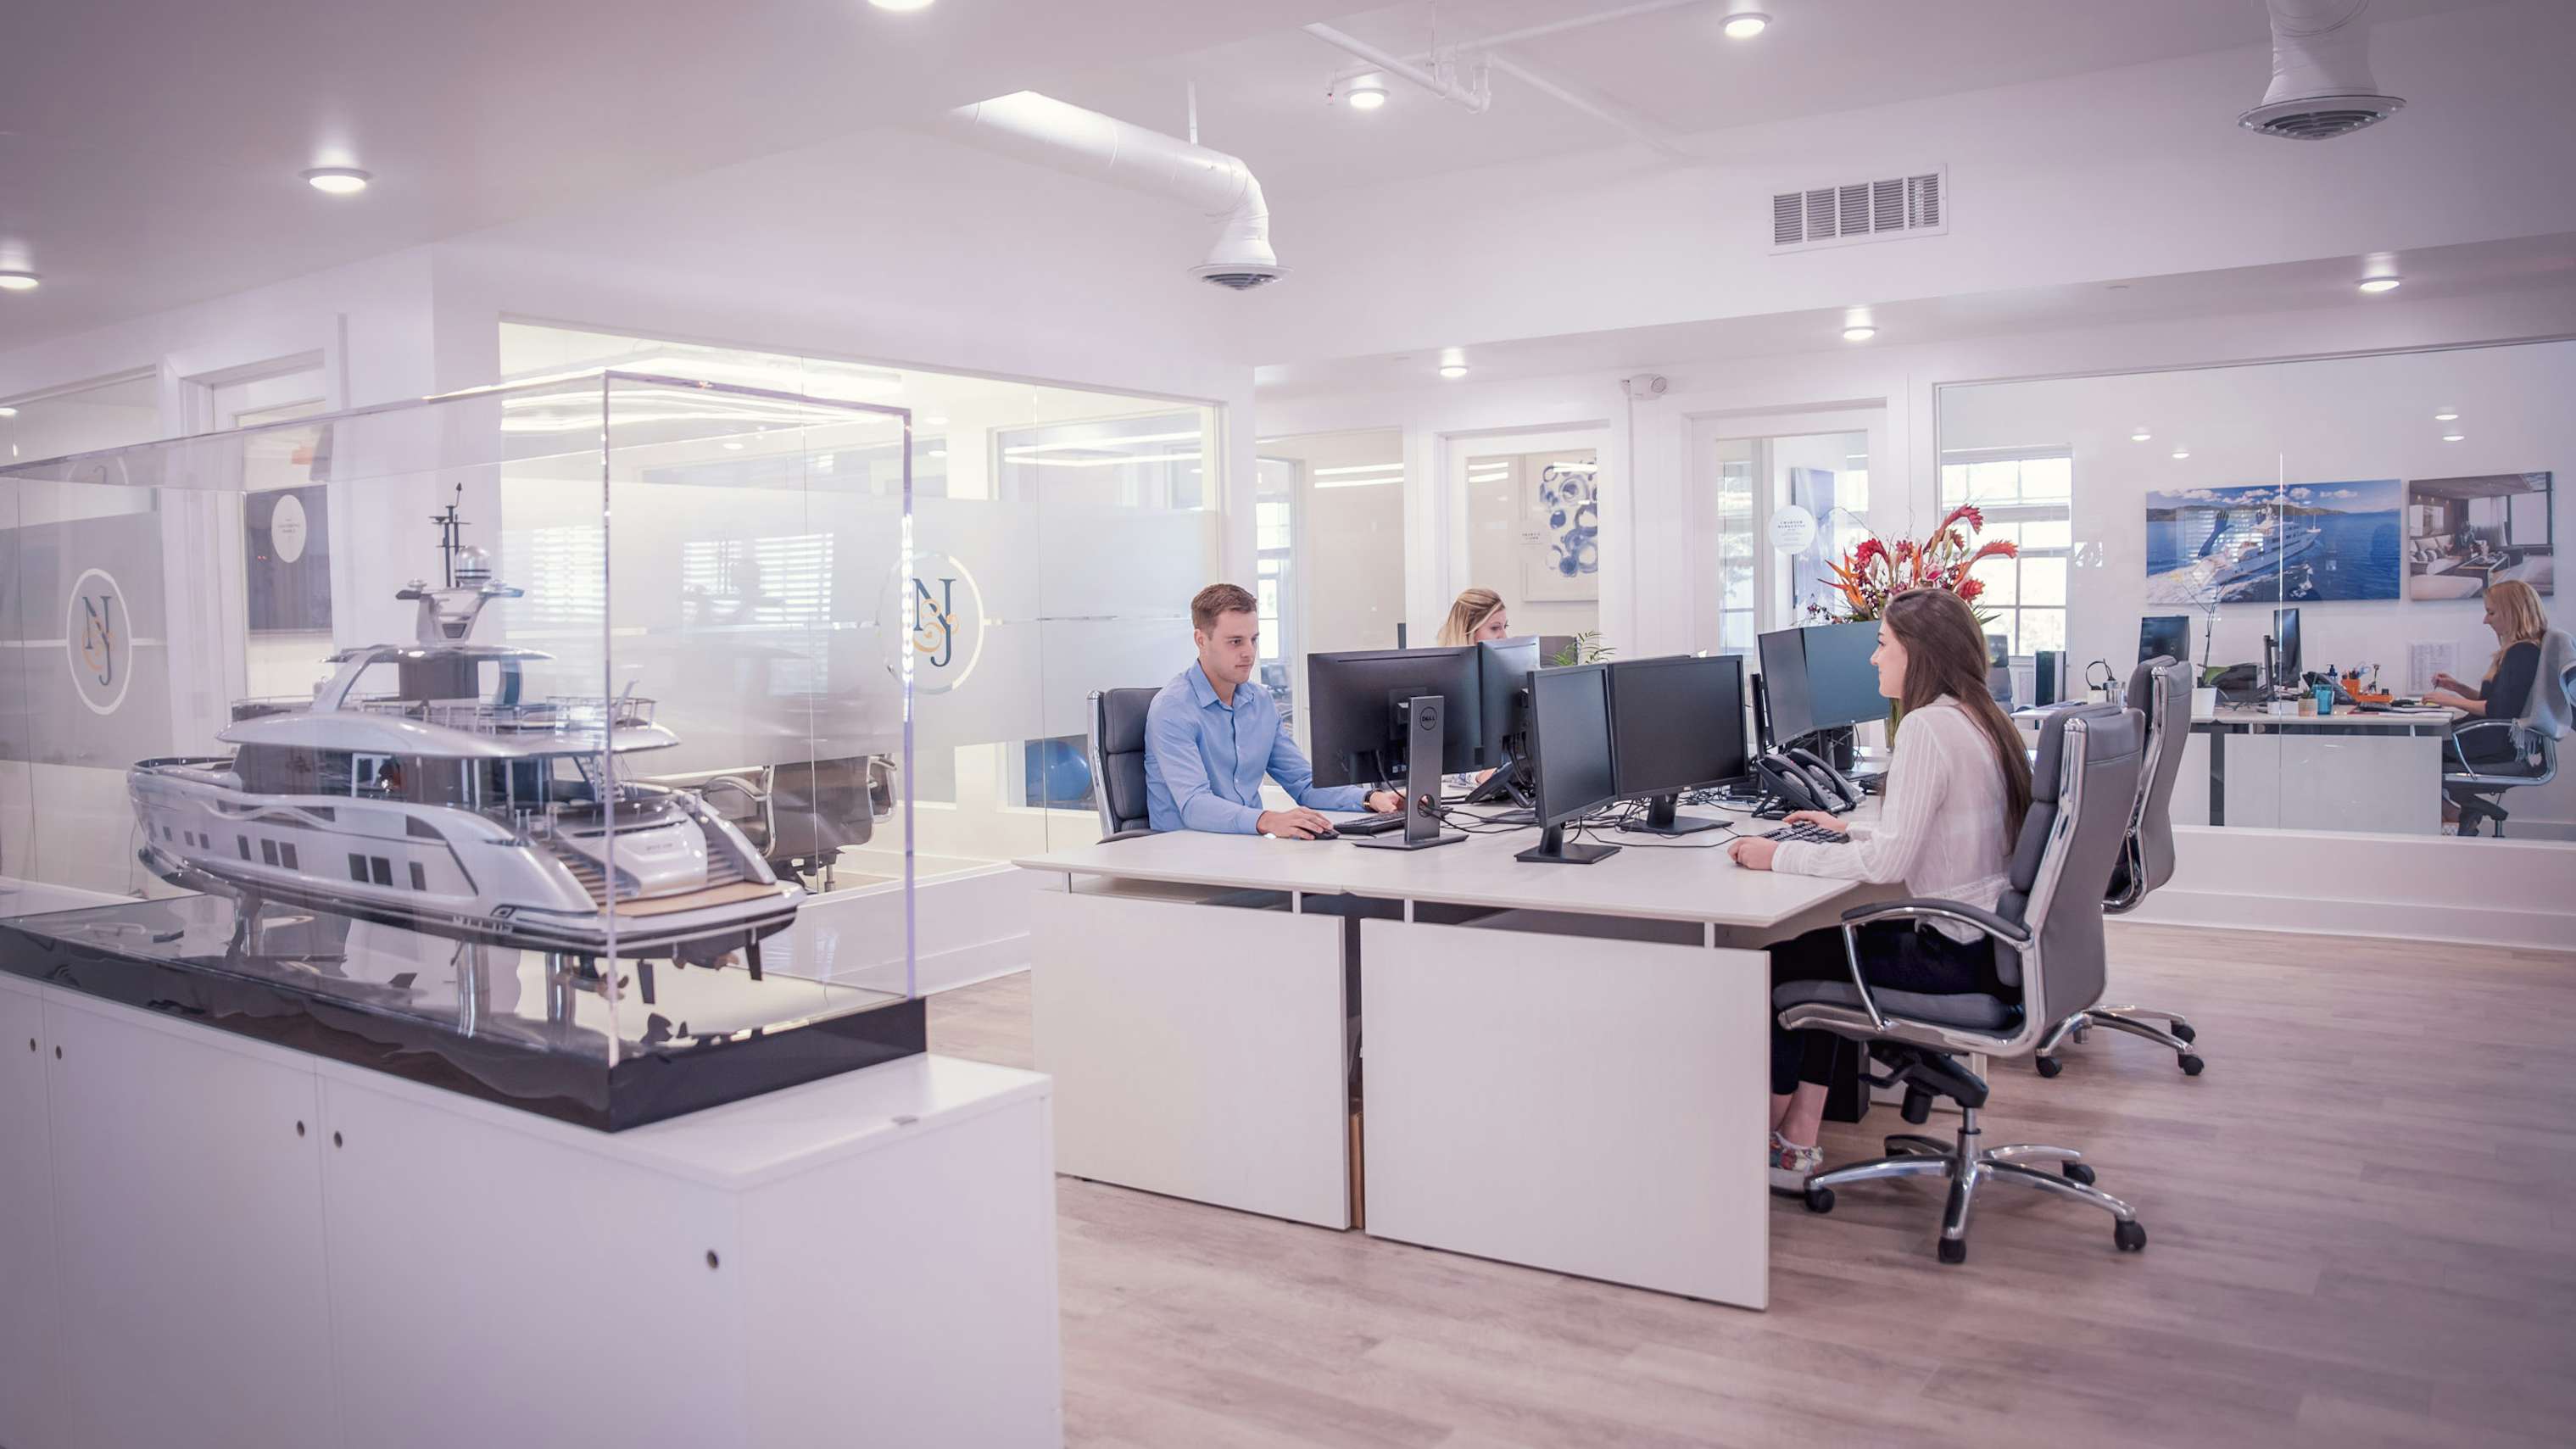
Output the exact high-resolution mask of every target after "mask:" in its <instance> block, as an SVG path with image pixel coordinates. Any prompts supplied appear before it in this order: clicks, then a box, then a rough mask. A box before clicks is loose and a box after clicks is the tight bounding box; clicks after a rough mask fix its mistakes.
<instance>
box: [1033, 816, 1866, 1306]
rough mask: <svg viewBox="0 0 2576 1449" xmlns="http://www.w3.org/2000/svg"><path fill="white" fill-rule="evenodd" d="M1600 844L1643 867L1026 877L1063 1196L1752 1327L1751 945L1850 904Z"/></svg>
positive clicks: (1258, 849) (1309, 850) (1174, 858)
mask: <svg viewBox="0 0 2576 1449" xmlns="http://www.w3.org/2000/svg"><path fill="white" fill-rule="evenodd" d="M1758 828H1763V829H1768V828H1770V827H1768V826H1762V827H1758ZM1596 838H1599V839H1604V840H1613V841H1618V842H1620V843H1623V844H1627V845H1629V846H1630V848H1628V849H1625V850H1622V851H1621V852H1620V853H1619V854H1617V855H1615V856H1612V857H1610V858H1609V859H1607V860H1604V861H1602V862H1600V863H1598V864H1595V865H1588V866H1567V865H1539V864H1529V863H1524V862H1521V861H1517V860H1514V859H1513V858H1512V856H1513V853H1514V852H1516V851H1518V850H1521V849H1523V848H1526V847H1527V846H1528V845H1530V844H1531V843H1532V842H1533V841H1534V840H1535V839H1536V836H1535V835H1534V834H1533V833H1531V832H1527V831H1522V832H1517V833H1513V834H1508V835H1497V836H1475V837H1470V838H1469V839H1468V840H1466V841H1464V842H1462V843H1460V844H1456V845H1448V846H1442V847H1440V848H1438V849H1434V850H1425V851H1417V852H1410V853H1399V852H1393V851H1381V850H1363V849H1358V848H1356V847H1354V846H1353V845H1351V844H1350V843H1348V842H1343V841H1311V842H1308V841H1285V840H1270V839H1266V838H1262V837H1257V836H1219V835H1193V834H1178V833H1175V834H1169V835H1160V836H1153V837H1148V838H1140V839H1134V840H1125V841H1120V842H1117V843H1115V844H1110V845H1095V846H1085V847H1081V848H1077V849H1072V850H1063V851H1057V852H1054V853H1051V854H1048V855H1041V856H1033V857H1029V858H1027V859H1024V860H1021V861H1019V862H1018V864H1020V865H1022V866H1024V867H1026V868H1028V869H1031V870H1037V871H1044V872H1048V873H1050V874H1054V875H1058V876H1060V877H1062V878H1063V879H1064V881H1065V883H1066V887H1067V888H1066V889H1065V890H1064V891H1061V892H1042V893H1040V895H1039V897H1038V900H1037V903H1036V908H1035V910H1034V912H1033V927H1034V940H1033V947H1034V950H1033V972H1032V983H1033V989H1032V995H1033V1001H1034V1028H1035V1041H1036V1048H1037V1056H1038V1066H1039V1068H1040V1069H1041V1070H1043V1071H1045V1072H1047V1073H1049V1074H1050V1075H1052V1076H1053V1077H1054V1079H1055V1119H1056V1134H1057V1135H1056V1161H1057V1167H1058V1170H1059V1171H1062V1172H1066V1173H1070V1174H1072V1175H1074V1176H1078V1177H1087V1178H1095V1179H1098V1180H1101V1181H1108V1182H1116V1183H1121V1184H1124V1185H1127V1186H1131V1187H1138V1188H1143V1189H1146V1190H1149V1191H1154V1192H1162V1193H1169V1194H1172V1195H1175V1196H1180V1197H1187V1198H1191V1199H1193V1200H1196V1201H1201V1202H1210V1203H1216V1204H1219V1205H1222V1206H1227V1207H1234V1208H1241V1209H1244V1210H1247V1211H1252V1212H1260V1213H1268V1214H1272V1215H1275V1216H1279V1217H1286V1218H1292V1219H1296V1220H1299V1221H1304V1222H1311V1223H1316V1224H1319V1225H1322V1226H1326V1227H1334V1228H1346V1227H1350V1226H1353V1225H1354V1222H1355V1216H1360V1215H1355V1214H1354V1212H1353V1207H1354V1199H1361V1200H1364V1203H1365V1207H1364V1214H1362V1215H1364V1218H1365V1225H1366V1230H1367V1231H1368V1232H1369V1233H1371V1234H1372V1235H1374V1236H1379V1237H1386V1238H1392V1239H1398V1240H1401V1241H1406V1242H1412V1243H1419V1244H1422V1245H1425V1246H1429V1247H1436V1248H1446V1249H1450V1250H1453V1251H1458V1252H1466V1253H1474V1254H1477V1255H1478V1256H1482V1257H1489V1258H1496V1259H1500V1260H1502V1261H1506V1262H1514V1263H1524V1264H1528V1265H1530V1266H1533V1267H1541V1268H1548V1269H1553V1270H1555V1271H1559V1272H1565V1273H1573V1274H1579V1275H1582V1276H1586V1277H1594V1278H1601V1279H1605V1280H1608V1281H1612V1282H1619V1283H1630V1284H1635V1285H1638V1286H1641V1287H1647V1288H1655V1289H1661V1290H1663V1291H1666V1292H1673V1293H1682V1294H1687V1295H1689V1296H1692V1297H1698V1298H1707V1299H1712V1300H1716V1301H1720V1302H1726V1303H1735V1304H1741V1305H1743V1306H1746V1307H1752V1308H1759V1307H1762V1306H1764V1304H1765V1303H1766V1302H1767V1301H1768V1278H1769V1218H1770V1207H1769V1193H1768V1182H1767V1178H1766V1174H1765V1169H1764V1160H1763V1147H1764V1144H1765V1142H1766V1140H1767V1136H1768V1133H1767V1126H1768V1115H1767V1110H1766V1108H1767V1103H1768V1100H1769V1081H1768V1077H1769V1071H1768V1062H1769V1041H1770V1020H1771V1009H1770V970H1769V961H1768V958H1767V957H1766V956H1765V955H1763V954H1762V952H1761V951H1760V949H1759V948H1760V947H1761V946H1762V945H1763V944H1765V943H1767V942H1769V941H1772V940H1776V939H1779V938H1780V937H1782V936H1786V935H1789V934H1793V933H1794V932H1795V931H1797V930H1799V929H1804V928H1805V927H1806V926H1808V925H1811V924H1816V923H1819V922H1822V921H1825V920H1830V919H1832V918H1833V916H1834V915H1835V914H1836V913H1837V912H1838V911H1839V910H1840V909H1841V908H1843V907H1844V906H1846V905H1848V904H1849V903H1850V900H1849V898H1850V897H1851V895H1852V890H1853V888H1852V887H1851V886H1850V884H1849V883H1847V882H1842V881H1830V880H1818V879H1813V878H1807V877H1798V876H1782V875H1773V874H1769V873H1767V872H1759V871H1746V870H1741V869H1739V868H1738V867H1736V866H1735V864H1734V863H1733V862H1732V861H1730V860H1729V859H1728V858H1727V855H1726V852H1725V850H1724V849H1723V847H1722V845H1720V844H1718V842H1720V841H1722V839H1723V838H1724V837H1722V836H1717V835H1700V836H1693V837H1682V838H1681V839H1680V841H1679V842H1666V841H1663V840H1661V839H1660V838H1658V837H1653V836H1643V835H1639V836H1621V835H1617V834H1613V833H1605V834H1603V835H1601V836H1598V837H1596ZM1253 891H1266V892H1279V893H1284V899H1283V898H1278V897H1274V898H1272V900H1271V901H1270V902H1269V903H1268V906H1267V908H1262V907H1261V906H1260V905H1258V904H1256V903H1255V901H1256V899H1257V898H1254V897H1250V896H1248V895H1247V892H1253ZM1354 991H1356V993H1357V999H1356V1000H1355V999H1354V996H1353V993H1354ZM1360 1001H1364V1002H1365V1006H1366V1009H1365V1012H1364V1013H1360V1012H1358V1011H1356V1010H1355V1008H1356V1007H1357V1005H1358V1004H1359V1002H1360ZM1361 1024H1364V1026H1365V1033H1366V1035H1365V1041H1366V1052H1365V1083H1364V1097H1365V1112H1364V1114H1362V1113H1356V1112H1354V1110H1353V1106H1354V1102H1353V1096H1352V1092H1351V1087H1352V1082H1353V1073H1352V1072H1351V1070H1350V1068H1351V1056H1350V1052H1351V1044H1352V1041H1353V1039H1354V1034H1355V1033H1354V1028H1355V1027H1356V1026H1358V1025H1361ZM1362 1123H1364V1124H1365V1143H1364V1146H1363V1143H1362V1130H1361V1124H1362Z"/></svg>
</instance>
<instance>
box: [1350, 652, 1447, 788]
mask: <svg viewBox="0 0 2576 1449" xmlns="http://www.w3.org/2000/svg"><path fill="white" fill-rule="evenodd" d="M1398 660H1404V661H1426V660H1454V661H1461V666H1460V667H1462V668H1463V671H1464V673H1465V676H1466V680H1467V688H1466V690H1465V691H1464V692H1462V693H1455V694H1453V693H1452V692H1450V691H1448V690H1436V691H1434V692H1436V693H1438V694H1439V695H1440V696H1441V697H1442V698H1443V699H1446V700H1447V701H1448V715H1447V717H1446V718H1445V719H1444V720H1443V722H1442V729H1441V736H1440V740H1441V748H1440V753H1441V759H1442V760H1443V762H1444V768H1450V769H1454V768H1458V766H1457V765H1456V764H1455V763H1452V762H1456V761H1463V760H1466V759H1468V758H1470V757H1472V756H1474V755H1476V754H1477V753H1478V752H1479V750H1480V749H1481V747H1482V744H1483V739H1482V736H1483V733H1484V729H1483V723H1482V721H1483V716H1484V699H1483V695H1484V677H1483V673H1482V666H1483V662H1484V661H1483V655H1482V653H1481V652H1480V651H1479V650H1478V649H1477V647H1476V646H1474V645H1471V644H1459V645H1450V646H1444V647H1436V648H1430V649H1351V650H1341V651H1336V652H1332V653H1325V654H1309V655H1307V656H1306V720H1307V743H1308V746H1309V758H1308V760H1307V764H1308V765H1309V766H1311V767H1312V768H1313V770H1314V772H1315V781H1314V782H1315V784H1316V785H1317V786H1319V787H1323V788H1328V789H1329V788H1333V787H1338V786H1346V785H1378V784H1384V783H1388V782H1390V781H1394V780H1398V779H1401V778H1402V770H1401V767H1402V765H1403V762H1404V756H1403V753H1402V750H1401V742H1400V740H1399V739H1398V737H1397V735H1396V733H1395V731H1394V729H1393V715H1392V713H1391V712H1390V713H1389V715H1388V717H1387V718H1388V724H1389V729H1388V731H1387V736H1386V738H1385V739H1383V740H1381V741H1380V742H1379V743H1378V744H1377V745H1376V746H1375V747H1374V749H1375V752H1376V754H1377V756H1378V759H1377V764H1378V765H1379V767H1380V768H1381V769H1383V770H1385V771H1386V772H1387V773H1384V774H1380V775H1376V776H1374V777H1369V776H1366V775H1365V774H1364V761H1362V760H1360V759H1356V758H1354V759H1350V760H1347V761H1346V760H1345V759H1344V758H1343V753H1342V752H1341V751H1338V750H1336V749H1334V748H1332V746H1333V745H1334V743H1335V742H1334V741H1333V740H1331V739H1330V738H1329V737H1328V736H1327V730H1328V729H1329V728H1331V727H1333V726H1335V725H1337V724H1338V723H1339V721H1337V720H1335V719H1334V718H1333V715H1334V713H1335V711H1333V710H1330V709H1327V708H1326V704H1327V702H1328V701H1330V702H1331V703H1333V704H1335V705H1338V704H1339V703H1340V702H1341V701H1340V700H1339V699H1338V698H1335V697H1334V692H1333V687H1328V686H1327V685H1326V683H1325V680H1326V679H1328V678H1330V677H1331V676H1332V673H1333V670H1334V668H1335V667H1337V666H1349V667H1352V668H1354V669H1356V668H1359V667H1362V666H1366V665H1370V664H1378V663H1390V662H1393V661H1398ZM1318 666H1322V667H1321V668H1318ZM1432 682H1433V683H1438V682H1439V681H1436V680H1435V681H1432ZM1405 783H1406V784H1408V785H1409V784H1411V783H1412V782H1411V781H1409V780H1408V781H1405Z"/></svg>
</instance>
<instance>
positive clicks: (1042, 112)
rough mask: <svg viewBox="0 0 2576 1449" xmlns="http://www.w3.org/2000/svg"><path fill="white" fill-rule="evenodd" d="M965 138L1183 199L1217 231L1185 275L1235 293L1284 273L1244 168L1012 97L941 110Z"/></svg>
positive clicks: (1202, 150) (1036, 100)
mask: <svg viewBox="0 0 2576 1449" xmlns="http://www.w3.org/2000/svg"><path fill="white" fill-rule="evenodd" d="M949 115H950V117H951V119H952V120H953V121H954V123H955V124H954V126H953V127H952V129H953V130H954V131H955V132H956V134H957V135H958V136H959V137H960V138H961V139H965V140H970V141H973V142H975V143H976V144H978V145H981V146H984V147H987V148H989V149H991V150H995V151H1000V152H1002V153H1004V154H1006V155H1011V156H1017V157H1019V158H1020V159H1022V160H1026V161H1034V162H1036V163H1038V164H1039V165H1042V166H1052V167H1055V168H1057V169H1059V170H1064V171H1071V172H1074V173H1075V174H1077V175H1083V176H1089V177H1092V178H1094V179H1096V180H1100V181H1106V182H1109V183H1111V184H1112V185H1117V186H1125V187H1129V188H1131V189H1133V190H1137V191H1147V192H1152V193H1153V194H1154V195H1157V196H1166V197H1170V198H1172V199H1174V200H1176V201H1184V202H1187V203H1189V204H1190V205H1192V206H1195V207H1197V208H1198V209H1199V210H1201V211H1203V212H1205V213H1206V214H1207V215H1209V216H1212V217H1215V218H1217V219H1218V220H1219V221H1220V223H1221V227H1220V229H1219V231H1218V232H1217V238H1216V245H1215V246H1214V247H1212V248H1210V249H1209V251H1208V259H1207V261H1206V262H1205V263H1204V264H1202V265H1200V266H1196V267H1193V268H1191V269H1190V275H1192V276H1194V277H1197V278H1198V279H1199V280H1201V281H1203V282H1213V283H1215V284H1216V285H1218V286H1220V287H1231V288H1233V289H1234V290H1235V291H1238V292H1241V291H1249V290H1250V289H1252V288H1254V287H1258V286H1260V285H1262V284H1263V283H1265V282H1275V281H1277V280H1278V279H1279V278H1280V277H1281V276H1282V275H1284V274H1285V273H1286V272H1287V270H1288V269H1287V268H1285V267H1283V266H1281V265H1279V256H1278V254H1277V253H1275V252H1273V251H1271V249H1270V206H1269V203H1268V202H1266V201H1264V200H1262V197H1261V183H1260V182H1259V181H1257V180H1254V179H1253V175H1252V168H1250V167H1248V166H1246V165H1244V164H1243V163H1242V162H1241V161H1239V160H1237V159H1235V158H1234V157H1232V156H1228V155H1226V154H1225V153H1224V152H1222V151H1211V150H1209V149H1208V148H1206V147H1205V146H1194V145H1192V144H1190V143H1189V142H1187V141H1184V140H1181V139H1180V138H1178V137H1175V136H1166V135H1164V134H1163V133H1161V132H1159V131H1149V130H1146V129H1145V128H1144V127H1142V126H1131V125H1129V124H1128V123H1127V122H1125V121H1121V120H1119V119H1117V118H1116V117H1114V116H1104V115H1102V114H1100V113H1099V112H1097V111H1086V110H1084V109H1083V108H1082V107H1080V106H1073V105H1067V104H1065V103H1064V102H1063V101H1059V100H1055V99H1052V98H1050V97H1047V96H1042V95H1039V94H1038V93H1036V92H1035V91H1021V92H1019V93H1017V94H1015V95H1007V96H1003V97H1000V98H999V99H996V100H990V101H985V102H982V103H981V104H978V105H972V106H960V107H959V108H958V109H956V110H954V111H951V112H949Z"/></svg>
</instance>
